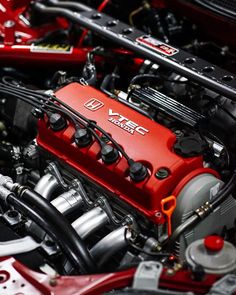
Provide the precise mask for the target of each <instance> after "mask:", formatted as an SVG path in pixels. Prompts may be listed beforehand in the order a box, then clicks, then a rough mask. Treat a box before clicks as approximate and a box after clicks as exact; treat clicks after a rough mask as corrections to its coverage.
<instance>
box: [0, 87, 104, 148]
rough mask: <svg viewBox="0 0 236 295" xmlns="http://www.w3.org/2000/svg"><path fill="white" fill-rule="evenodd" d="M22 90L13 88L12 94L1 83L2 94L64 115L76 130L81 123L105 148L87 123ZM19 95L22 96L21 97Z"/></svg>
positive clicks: (43, 109)
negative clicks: (35, 98)
mask: <svg viewBox="0 0 236 295" xmlns="http://www.w3.org/2000/svg"><path fill="white" fill-rule="evenodd" d="M9 87H10V86H9ZM21 90H22V89H21ZM21 90H19V88H16V87H14V86H11V87H10V90H9V91H10V92H9V91H7V90H5V89H2V88H1V83H0V93H5V94H7V95H10V96H15V97H17V98H18V99H21V100H23V101H25V102H27V103H29V104H31V105H33V106H34V107H36V108H38V109H40V110H41V111H45V110H46V109H49V110H51V111H56V112H60V113H63V114H64V115H66V116H67V117H68V118H69V119H70V121H72V122H73V124H74V125H75V127H76V128H80V127H79V124H78V123H80V124H81V125H82V126H83V127H85V128H88V129H89V130H90V132H91V133H92V134H93V136H94V137H95V138H96V140H97V141H98V143H99V145H100V146H103V141H102V140H101V138H100V137H99V136H98V134H97V133H96V132H95V131H94V130H93V128H90V127H89V126H88V125H87V124H86V123H84V122H83V121H81V120H78V119H77V120H76V119H75V118H74V117H73V115H72V114H71V113H70V112H68V111H67V110H66V109H63V108H61V107H60V106H59V105H55V103H53V102H52V101H50V98H49V97H48V98H47V99H46V98H44V97H42V96H41V95H40V94H36V95H35V97H38V98H39V99H41V100H42V101H43V102H44V103H42V102H41V104H40V102H39V101H37V100H34V97H32V96H27V95H26V93H27V90H25V91H21ZM19 94H21V95H19Z"/></svg>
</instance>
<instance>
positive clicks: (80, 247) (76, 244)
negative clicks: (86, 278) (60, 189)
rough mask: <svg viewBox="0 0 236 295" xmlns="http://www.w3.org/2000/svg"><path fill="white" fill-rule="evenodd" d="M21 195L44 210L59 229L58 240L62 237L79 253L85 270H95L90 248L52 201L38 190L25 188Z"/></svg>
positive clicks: (28, 202)
mask: <svg viewBox="0 0 236 295" xmlns="http://www.w3.org/2000/svg"><path fill="white" fill-rule="evenodd" d="M20 196H21V198H22V199H23V200H24V201H25V202H26V203H27V204H29V205H31V206H33V207H34V210H35V211H36V212H38V210H39V212H43V214H44V217H45V219H46V220H47V222H48V224H49V225H53V227H54V228H55V229H56V230H57V232H58V236H57V240H60V239H61V238H62V239H64V241H67V243H68V244H69V245H70V249H73V251H74V252H75V253H77V256H78V259H79V257H80V259H81V261H82V263H83V266H84V270H85V271H86V272H87V273H91V272H95V271H96V266H95V263H94V261H93V260H92V257H91V256H90V253H89V251H88V249H87V248H86V247H85V245H84V242H83V241H82V239H81V238H80V237H79V236H78V234H77V232H76V231H75V229H74V228H73V227H72V226H71V224H70V223H69V222H68V220H67V219H66V218H65V217H64V216H63V215H62V214H61V213H60V212H59V211H58V210H57V209H56V208H55V207H54V206H53V205H52V204H51V203H50V202H48V201H47V200H46V199H44V198H43V197H42V196H41V195H39V194H38V193H36V192H34V191H31V190H29V189H23V190H22V192H21V193H20Z"/></svg>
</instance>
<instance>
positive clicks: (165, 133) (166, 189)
mask: <svg viewBox="0 0 236 295" xmlns="http://www.w3.org/2000/svg"><path fill="white" fill-rule="evenodd" d="M56 96H57V97H58V98H59V99H60V100H61V101H63V102H65V103H66V104H67V105H69V106H70V107H72V108H73V109H75V110H76V111H78V112H80V113H81V114H82V115H84V116H85V117H87V118H88V119H91V120H94V121H96V122H97V124H98V125H99V126H100V127H102V128H103V129H105V131H106V132H108V133H109V134H110V135H111V136H112V137H113V138H114V139H115V140H116V141H117V142H118V143H119V144H120V146H121V147H122V148H123V149H124V150H125V151H126V153H127V154H128V155H129V157H131V158H132V159H133V160H134V161H139V162H141V163H143V164H144V165H145V166H146V167H147V168H148V176H147V177H146V179H145V180H143V181H141V182H138V183H137V182H134V181H132V180H131V179H130V177H129V166H128V163H127V161H126V159H125V158H124V157H122V156H121V155H120V157H119V159H118V160H117V161H116V162H115V163H113V164H105V163H104V162H103V161H102V159H101V155H100V150H101V148H100V146H99V144H98V143H97V142H96V141H95V140H93V142H92V143H91V144H90V145H89V146H87V147H82V148H81V147H78V146H77V145H76V144H75V141H74V133H75V128H74V125H73V124H72V123H70V122H68V124H67V127H65V128H64V129H63V130H61V131H53V130H52V129H51V128H50V126H49V122H48V118H46V117H45V118H44V119H40V120H39V123H38V124H39V126H38V127H39V128H38V130H39V131H38V132H39V133H38V138H37V141H38V145H39V146H41V147H42V148H43V149H45V150H47V151H48V152H50V153H51V154H53V155H55V156H56V157H58V158H59V159H60V160H62V161H64V162H65V163H67V164H69V165H70V166H72V167H74V168H75V169H76V170H78V171H80V172H81V173H82V174H84V175H85V176H87V177H88V178H90V179H91V180H93V181H95V182H96V183H97V184H99V185H101V186H103V187H104V188H106V189H108V190H109V191H110V192H112V193H114V194H115V197H119V198H121V199H122V200H124V201H125V202H126V203H129V204H130V205H131V206H133V207H134V208H136V209H137V210H138V211H139V212H141V213H143V214H145V215H146V216H147V217H148V218H149V219H151V220H152V221H154V222H155V223H162V222H163V217H161V216H162V215H161V214H158V213H160V212H161V203H160V202H161V200H162V199H163V198H166V197H168V196H169V195H171V192H172V191H173V190H174V188H175V187H176V186H177V185H178V183H179V182H180V181H181V180H182V179H183V178H184V177H185V176H187V175H188V174H189V173H191V172H193V171H194V170H196V169H198V170H199V168H201V169H202V170H204V169H203V161H202V157H192V158H182V157H181V156H179V155H177V154H176V153H175V152H174V151H173V145H174V143H175V141H176V136H175V134H174V133H173V132H172V131H170V130H169V129H167V128H165V127H163V126H162V125H160V124H158V123H156V122H154V121H152V120H151V119H149V118H147V117H145V116H144V115H142V114H140V113H138V112H136V111H135V110H133V109H132V108H129V107H127V106H126V105H124V104H122V103H120V102H118V101H116V100H114V99H112V98H110V97H108V96H107V95H105V94H103V93H102V92H100V91H98V90H96V89H94V88H92V87H90V86H83V85H80V84H79V83H71V84H69V85H67V86H65V87H64V88H61V89H60V90H59V91H57V92H56ZM98 134H99V133H98ZM99 135H101V134H99ZM162 168H164V169H166V170H167V171H168V176H167V177H166V178H164V179H158V177H157V175H156V174H157V172H158V171H159V170H160V169H162ZM191 174H192V173H191Z"/></svg>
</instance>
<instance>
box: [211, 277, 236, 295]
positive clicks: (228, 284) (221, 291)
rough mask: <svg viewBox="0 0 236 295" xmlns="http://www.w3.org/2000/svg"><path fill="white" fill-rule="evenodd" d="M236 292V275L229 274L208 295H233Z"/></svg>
mask: <svg viewBox="0 0 236 295" xmlns="http://www.w3.org/2000/svg"><path fill="white" fill-rule="evenodd" d="M235 292H236V275H234V274H228V275H226V276H224V277H223V278H222V279H220V280H219V281H217V282H216V283H215V284H214V285H213V286H212V288H211V290H210V291H209V293H208V295H226V294H227V295H231V294H235Z"/></svg>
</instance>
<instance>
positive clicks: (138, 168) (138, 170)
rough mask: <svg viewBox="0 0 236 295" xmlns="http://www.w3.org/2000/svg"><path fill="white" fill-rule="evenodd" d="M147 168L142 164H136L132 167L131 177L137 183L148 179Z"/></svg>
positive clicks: (130, 169)
mask: <svg viewBox="0 0 236 295" xmlns="http://www.w3.org/2000/svg"><path fill="white" fill-rule="evenodd" d="M147 174H148V171H147V168H146V167H145V166H144V165H143V164H142V163H140V162H134V163H132V164H131V165H130V168H129V175H130V178H131V179H132V180H133V181H135V182H140V181H142V180H144V179H145V178H146V177H147Z"/></svg>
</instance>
